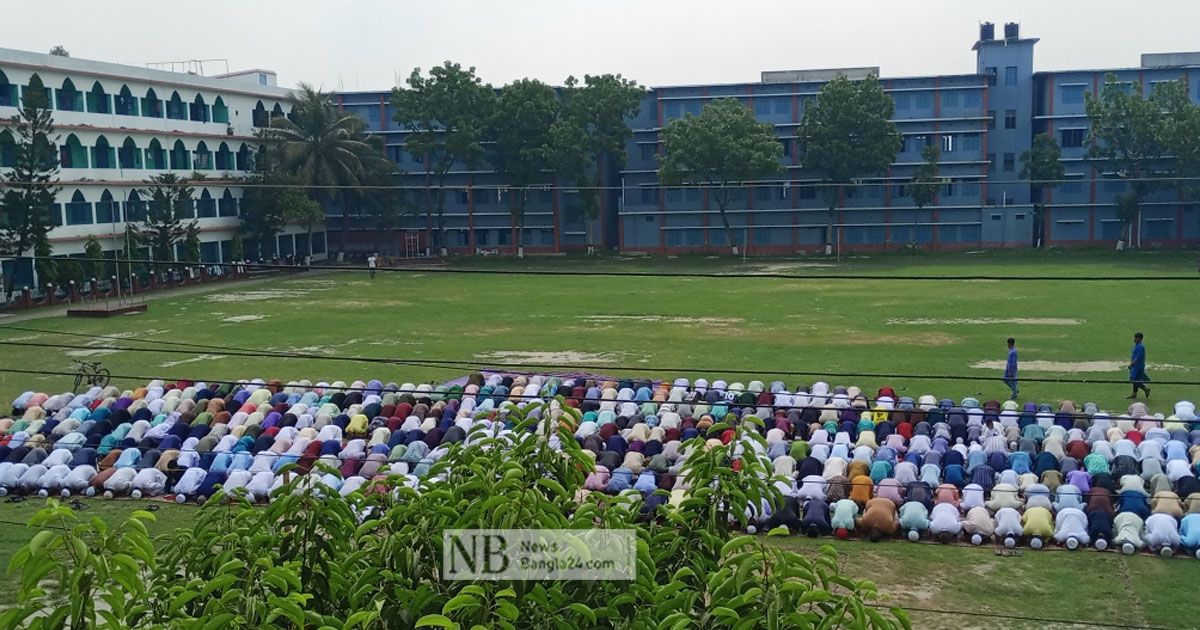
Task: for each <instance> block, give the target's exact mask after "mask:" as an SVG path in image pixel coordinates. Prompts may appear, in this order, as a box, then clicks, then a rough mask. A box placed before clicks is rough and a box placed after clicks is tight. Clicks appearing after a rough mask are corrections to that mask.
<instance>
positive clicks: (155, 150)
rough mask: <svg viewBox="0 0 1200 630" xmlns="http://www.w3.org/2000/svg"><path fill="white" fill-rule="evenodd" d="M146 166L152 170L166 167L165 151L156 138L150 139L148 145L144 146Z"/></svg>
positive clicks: (160, 169)
mask: <svg viewBox="0 0 1200 630" xmlns="http://www.w3.org/2000/svg"><path fill="white" fill-rule="evenodd" d="M146 168H147V169H149V170H152V171H162V170H166V168H167V152H166V151H164V150H163V148H162V143H160V142H159V141H158V138H154V139H152V140H150V146H148V147H146Z"/></svg>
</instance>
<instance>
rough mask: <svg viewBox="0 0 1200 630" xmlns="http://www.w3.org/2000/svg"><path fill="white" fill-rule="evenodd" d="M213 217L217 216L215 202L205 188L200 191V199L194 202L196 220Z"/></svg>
mask: <svg viewBox="0 0 1200 630" xmlns="http://www.w3.org/2000/svg"><path fill="white" fill-rule="evenodd" d="M215 216H217V201H216V200H215V199H213V196H212V193H210V192H208V189H207V188H205V189H204V190H202V191H200V198H199V199H197V200H196V218H198V219H208V218H212V217H215Z"/></svg>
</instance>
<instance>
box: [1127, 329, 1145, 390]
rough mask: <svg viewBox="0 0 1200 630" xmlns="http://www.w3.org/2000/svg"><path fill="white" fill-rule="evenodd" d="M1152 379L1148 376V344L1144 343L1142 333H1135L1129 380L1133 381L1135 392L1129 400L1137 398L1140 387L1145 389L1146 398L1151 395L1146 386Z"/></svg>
mask: <svg viewBox="0 0 1200 630" xmlns="http://www.w3.org/2000/svg"><path fill="white" fill-rule="evenodd" d="M1149 380H1150V377H1149V376H1146V346H1143V345H1142V333H1140V332H1139V333H1134V335H1133V352H1131V353H1130V355H1129V381H1130V382H1131V383H1133V393H1132V394H1130V395H1129V400H1135V399H1136V398H1137V393H1138V389H1142V390H1145V392H1146V398H1149V397H1150V388H1149V387H1146V382H1147V381H1149Z"/></svg>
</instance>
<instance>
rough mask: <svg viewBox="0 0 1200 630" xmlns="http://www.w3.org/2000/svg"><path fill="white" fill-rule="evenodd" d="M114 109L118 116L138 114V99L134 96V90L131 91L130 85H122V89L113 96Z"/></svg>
mask: <svg viewBox="0 0 1200 630" xmlns="http://www.w3.org/2000/svg"><path fill="white" fill-rule="evenodd" d="M113 111H115V112H116V113H117V115H118V116H137V115H138V102H137V99H136V98H134V97H133V92H130V91H129V86H128V85H122V86H121V91H120V92H117V95H116V96H115V97H113Z"/></svg>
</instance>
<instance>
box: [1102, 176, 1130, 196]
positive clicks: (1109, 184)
mask: <svg viewBox="0 0 1200 630" xmlns="http://www.w3.org/2000/svg"><path fill="white" fill-rule="evenodd" d="M1104 192H1106V193H1113V194H1115V193H1123V192H1125V180H1123V179H1106V180H1104Z"/></svg>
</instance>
